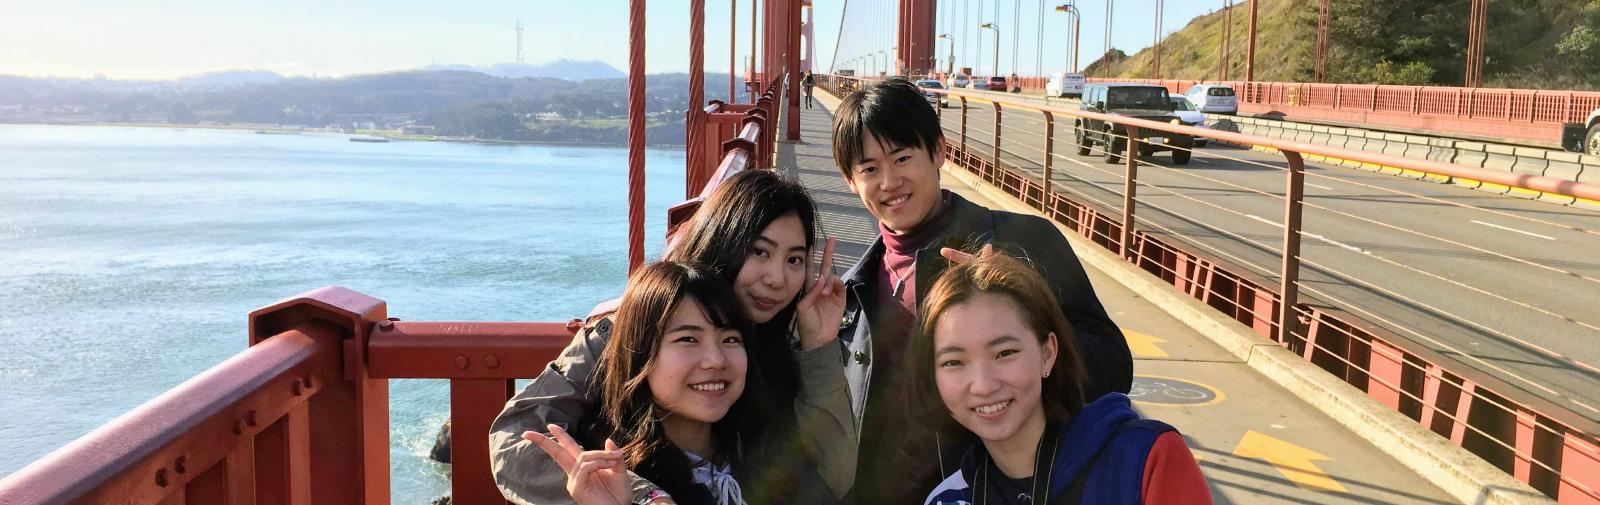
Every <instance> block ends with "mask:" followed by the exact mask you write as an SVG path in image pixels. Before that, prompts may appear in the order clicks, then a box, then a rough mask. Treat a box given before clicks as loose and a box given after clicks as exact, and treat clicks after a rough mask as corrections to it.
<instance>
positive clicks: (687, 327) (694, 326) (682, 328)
mask: <svg viewBox="0 0 1600 505" xmlns="http://www.w3.org/2000/svg"><path fill="white" fill-rule="evenodd" d="M680 331H701V332H703V331H706V328H705V327H704V326H700V325H698V324H692V323H691V324H680V325H677V326H674V327H672V328H669V329H667V333H677V332H680Z"/></svg>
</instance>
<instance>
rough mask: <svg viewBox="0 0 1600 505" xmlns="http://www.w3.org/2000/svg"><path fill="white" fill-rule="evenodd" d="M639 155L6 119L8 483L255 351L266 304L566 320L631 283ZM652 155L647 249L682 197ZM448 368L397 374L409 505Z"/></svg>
mask: <svg viewBox="0 0 1600 505" xmlns="http://www.w3.org/2000/svg"><path fill="white" fill-rule="evenodd" d="M626 161H627V151H626V150H625V149H620V148H591V147H561V146H534V145H518V146H503V145H476V144H461V143H430V142H390V143H355V142H350V141H348V139H347V138H346V137H344V136H339V135H314V134H303V135H261V134H255V133H252V132H248V131H225V130H210V129H166V128H128V127H93V126H25V125H0V475H7V474H10V473H13V472H15V471H17V470H19V469H21V468H22V467H23V466H25V465H27V464H28V463H29V462H31V461H33V460H36V459H38V458H39V457H41V456H43V455H45V454H47V453H49V452H50V451H51V450H54V449H55V448H57V447H60V446H62V445H63V444H66V443H67V442H69V441H71V440H72V439H74V438H76V437H78V436H81V435H83V434H85V433H87V432H89V431H90V430H92V429H94V428H95V427H97V426H99V425H101V424H104V423H105V422H107V421H109V420H111V419H113V418H115V417H116V416H118V415H120V414H122V413H124V412H127V411H128V410H130V409H132V408H134V407H136V406H138V405H139V404H141V403H143V402H145V401H147V400H149V399H151V398H153V397H155V396H156V395H158V394H160V393H161V392H163V391H165V390H167V389H169V388H172V387H173V386H176V385H177V384H179V383H181V382H183V381H184V380H186V379H188V378H190V377H193V376H194V375H195V374H197V373H200V372H201V371H204V370H206V369H207V368H209V367H211V366H213V365H215V364H217V363H219V362H221V361H222V360H224V359H226V358H228V357H229V356H231V355H233V354H235V353H238V352H239V351H241V350H243V349H244V348H245V345H246V327H245V318H246V315H247V314H248V313H249V312H250V311H251V310H253V309H256V308H259V307H263V306H266V305H269V304H271V303H273V302H274V301H276V300H279V299H282V298H286V297H290V296H293V295H296V294H299V293H303V292H306V291H309V290H312V289H316V288H318V287H322V286H328V285H339V286H344V287H348V288H351V289H354V290H356V291H360V292H362V293H366V294H368V295H371V296H373V297H376V298H379V299H382V300H385V301H386V302H388V307H389V315H390V316H393V317H399V318H402V319H406V320H434V321H564V320H568V319H571V318H574V317H583V315H584V314H585V313H586V312H587V311H588V310H589V309H590V308H592V307H593V306H594V304H595V303H597V302H600V301H603V300H606V299H609V298H613V297H615V296H618V295H619V294H620V293H621V291H622V287H623V285H624V284H625V283H626V269H627V267H626V257H625V256H626V251H627V243H626V240H627V238H626V237H627V201H626V200H627V173H626V171H627V164H626ZM683 162H684V157H683V153H682V151H681V150H651V151H649V152H648V154H647V155H646V164H647V176H646V177H647V184H646V186H647V190H648V191H647V197H646V211H645V216H646V227H645V228H646V235H645V236H646V241H645V245H646V257H647V258H654V257H658V256H659V254H660V249H661V246H662V237H663V236H664V234H665V231H664V229H665V215H666V208H667V207H668V206H670V205H672V204H674V203H677V202H678V201H680V200H681V199H682V195H683V177H682V173H683ZM447 389H448V386H447V384H446V383H445V382H444V381H439V380H397V381H392V386H391V399H390V409H391V410H390V412H391V413H390V416H391V426H390V427H391V431H390V436H391V441H392V447H391V464H392V466H393V491H394V503H397V504H425V503H429V502H431V501H432V500H433V499H434V498H436V497H438V496H440V495H441V494H443V493H445V492H446V491H447V490H448V488H449V473H448V471H449V470H448V466H446V465H440V464H436V463H432V462H429V461H428V460H427V459H426V455H427V452H428V450H429V449H430V448H431V446H432V444H433V441H434V436H435V434H436V433H437V430H438V428H439V425H440V423H442V422H443V421H444V420H445V419H446V418H447V417H448V409H449V397H448V393H447Z"/></svg>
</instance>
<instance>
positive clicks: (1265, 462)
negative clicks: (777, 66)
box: [777, 89, 1455, 504]
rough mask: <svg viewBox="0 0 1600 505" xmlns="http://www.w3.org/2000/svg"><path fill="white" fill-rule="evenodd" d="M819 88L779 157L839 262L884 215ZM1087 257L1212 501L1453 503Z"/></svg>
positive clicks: (1140, 370) (1142, 384) (1157, 405)
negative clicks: (854, 175)
mask: <svg viewBox="0 0 1600 505" xmlns="http://www.w3.org/2000/svg"><path fill="white" fill-rule="evenodd" d="M816 98H817V105H816V107H814V108H811V109H805V108H802V109H801V117H800V127H801V130H800V140H798V141H794V142H789V141H783V142H780V143H779V145H778V157H777V163H778V169H779V170H781V171H783V172H785V173H786V174H789V175H791V176H793V177H796V178H798V179H799V180H800V182H801V183H802V184H804V185H805V186H806V187H807V188H809V189H810V190H811V193H812V195H813V196H814V197H815V198H816V200H817V205H818V211H819V213H820V218H821V221H822V229H823V231H824V233H827V234H828V235H829V236H832V237H834V238H837V239H838V240H839V244H838V248H837V252H838V254H839V257H840V258H841V259H840V260H839V261H837V262H836V268H837V269H838V270H839V271H843V269H845V268H847V267H849V266H850V263H851V261H852V260H851V259H850V258H856V257H859V256H860V255H861V254H862V253H863V252H864V251H865V250H866V248H867V246H868V245H870V244H871V243H872V241H873V239H874V238H875V237H876V234H877V223H876V221H875V220H874V219H873V218H872V216H871V215H870V214H868V213H867V212H866V209H865V208H863V207H862V206H861V200H860V199H859V198H858V197H856V195H854V194H852V193H851V192H850V190H849V188H848V187H847V186H845V184H844V180H843V179H842V178H841V177H840V175H839V171H838V168H837V167H836V166H835V165H834V163H833V150H832V146H831V144H830V138H831V135H832V130H831V128H830V125H831V123H832V116H831V114H830V112H829V111H831V110H832V108H833V107H835V106H836V105H837V104H838V100H837V99H835V98H833V97H832V96H829V95H828V94H826V93H824V92H822V90H821V89H818V90H817V95H816ZM943 185H944V187H945V188H946V189H949V190H951V191H954V192H956V193H957V194H960V195H962V196H963V197H965V198H967V199H969V200H972V201H974V202H977V203H979V204H982V205H985V206H989V207H991V208H997V207H999V205H996V204H995V202H991V201H990V200H989V198H987V197H985V196H983V195H981V194H979V193H978V192H977V191H976V190H974V189H973V188H971V187H968V186H965V185H963V184H962V183H961V181H959V180H957V179H956V178H955V177H951V176H949V175H946V176H945V177H944V178H943ZM1085 266H1086V269H1087V270H1088V272H1089V276H1090V279H1091V281H1092V283H1093V284H1094V286H1095V292H1096V293H1098V294H1099V296H1100V300H1101V301H1102V303H1104V304H1105V306H1106V309H1107V310H1108V311H1110V313H1111V317H1112V319H1113V320H1115V321H1116V322H1117V323H1118V325H1120V326H1121V327H1122V328H1123V330H1124V332H1125V333H1126V335H1127V337H1128V341H1129V345H1130V347H1131V348H1132V350H1133V352H1134V355H1135V360H1134V373H1135V380H1134V389H1133V391H1132V393H1131V394H1130V396H1132V397H1133V399H1134V401H1135V405H1136V407H1137V408H1138V410H1139V411H1140V412H1141V413H1143V414H1144V415H1145V416H1147V417H1153V418H1156V419H1160V420H1162V421H1165V422H1167V423H1170V424H1172V425H1173V426H1176V427H1177V428H1178V429H1179V431H1181V432H1182V433H1183V434H1184V436H1185V438H1186V439H1187V440H1188V443H1189V446H1190V447H1191V448H1192V449H1193V451H1194V453H1195V456H1196V457H1197V458H1199V460H1200V467H1201V470H1202V472H1203V473H1204V474H1205V475H1206V478H1207V480H1208V481H1209V483H1210V486H1211V494H1212V498H1213V499H1214V500H1215V502H1216V503H1219V504H1222V503H1318V504H1321V503H1455V500H1452V499H1451V498H1450V497H1449V495H1447V494H1445V493H1444V492H1443V491H1442V490H1440V489H1438V488H1437V487H1434V486H1432V485H1429V484H1427V483H1426V482H1424V481H1423V480H1422V479H1421V478H1420V477H1419V476H1417V474H1415V473H1413V472H1412V471H1410V470H1409V469H1407V468H1405V467H1404V466H1402V465H1401V464H1400V463H1398V462H1396V461H1394V460H1393V459H1390V458H1389V457H1387V456H1386V455H1384V454H1383V453H1382V452H1380V451H1378V450H1377V449H1376V448H1374V447H1372V446H1371V445H1369V444H1368V443H1367V442H1366V441H1364V440H1363V439H1361V438H1360V437H1357V436H1356V435H1355V434H1354V433H1351V432H1350V431H1349V430H1348V429H1346V428H1344V427H1343V426H1340V425H1338V424H1337V423H1335V422H1333V421H1332V420H1329V419H1327V418H1326V417H1325V416H1323V415H1321V413H1320V412H1318V411H1317V410H1316V409H1315V408H1313V407H1312V406H1311V405H1308V404H1306V403H1305V402H1304V401H1302V400H1300V399H1299V398H1298V397H1296V396H1295V395H1294V394H1293V393H1291V392H1289V391H1287V390H1285V389H1283V388H1281V387H1279V386H1277V385H1276V384H1273V383H1271V382H1269V381H1268V380H1266V379H1265V378H1263V377H1261V376H1260V375H1258V374H1256V373H1255V372H1253V371H1252V370H1251V369H1250V368H1249V367H1248V366H1246V365H1245V364H1243V363H1242V362H1240V361H1239V360H1238V359H1237V358H1236V357H1234V356H1233V355H1231V354H1229V353H1228V352H1226V351H1224V350H1223V349H1221V348H1220V347H1218V346H1217V345H1216V344H1213V343H1212V342H1211V341H1210V340H1209V339H1207V338H1205V337H1204V336H1202V335H1200V334H1198V333H1196V332H1195V331H1194V330H1192V329H1190V328H1189V327H1188V326H1186V325H1184V324H1183V323H1182V322H1180V321H1178V320H1176V319H1175V318H1173V317H1172V316H1170V315H1168V314H1167V313H1165V312H1163V311H1162V310H1161V309H1160V308H1158V307H1156V306H1155V305H1152V304H1150V303H1148V302H1146V301H1144V300H1143V299H1142V298H1141V297H1140V296H1139V295H1137V294H1135V293H1133V292H1132V291H1130V290H1128V289H1127V288H1125V287H1123V286H1122V285H1121V284H1119V283H1118V282H1116V281H1114V280H1112V279H1111V278H1110V277H1109V276H1108V275H1106V274H1105V273H1103V272H1100V271H1097V270H1095V269H1093V268H1087V267H1088V265H1085Z"/></svg>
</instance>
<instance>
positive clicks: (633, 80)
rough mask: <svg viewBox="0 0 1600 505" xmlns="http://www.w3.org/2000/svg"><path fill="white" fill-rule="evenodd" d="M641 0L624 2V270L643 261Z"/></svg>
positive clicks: (642, 20)
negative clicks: (625, 71)
mask: <svg viewBox="0 0 1600 505" xmlns="http://www.w3.org/2000/svg"><path fill="white" fill-rule="evenodd" d="M644 2H645V0H629V2H628V273H630V274H631V273H633V271H634V269H636V268H638V267H639V265H640V264H643V263H644V115H645V110H644Z"/></svg>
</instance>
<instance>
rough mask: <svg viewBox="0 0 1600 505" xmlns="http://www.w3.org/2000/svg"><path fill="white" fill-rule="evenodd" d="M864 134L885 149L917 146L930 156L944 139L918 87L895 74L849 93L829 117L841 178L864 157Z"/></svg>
mask: <svg viewBox="0 0 1600 505" xmlns="http://www.w3.org/2000/svg"><path fill="white" fill-rule="evenodd" d="M868 134H871V136H872V137H877V139H878V140H879V141H880V142H883V143H884V144H885V145H886V147H887V148H888V149H891V150H892V149H898V148H902V147H906V148H921V149H922V150H924V151H927V152H928V156H930V157H932V156H934V153H935V152H936V151H938V148H939V146H940V143H941V142H942V141H943V139H944V131H943V130H940V129H939V116H938V114H936V113H935V112H934V111H933V106H931V105H928V100H927V98H925V97H924V96H923V94H922V90H919V89H917V85H915V84H912V83H911V81H908V80H906V79H903V78H898V77H896V78H891V79H887V80H884V81H880V82H877V83H875V84H872V85H870V86H867V87H865V88H861V90H860V91H856V92H854V93H850V94H849V95H847V96H845V97H844V101H843V102H841V103H840V104H839V110H838V112H836V113H835V114H834V116H833V161H834V163H837V164H838V165H839V172H840V173H843V174H844V176H845V178H849V177H850V176H851V171H852V170H853V168H854V167H855V166H856V163H858V162H860V161H861V158H862V157H863V156H865V155H864V154H863V153H865V152H866V145H865V144H866V141H867V136H868Z"/></svg>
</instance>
